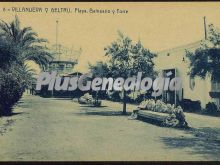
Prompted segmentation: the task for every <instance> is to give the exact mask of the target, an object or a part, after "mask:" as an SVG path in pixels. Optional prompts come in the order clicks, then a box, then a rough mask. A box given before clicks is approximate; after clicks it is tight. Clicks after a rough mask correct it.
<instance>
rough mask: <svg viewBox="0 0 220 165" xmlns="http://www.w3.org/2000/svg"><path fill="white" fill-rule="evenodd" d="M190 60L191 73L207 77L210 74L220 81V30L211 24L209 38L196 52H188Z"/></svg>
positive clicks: (212, 78) (212, 77)
mask: <svg viewBox="0 0 220 165" xmlns="http://www.w3.org/2000/svg"><path fill="white" fill-rule="evenodd" d="M186 56H187V57H188V58H189V61H190V71H189V75H190V76H191V77H196V76H197V77H200V78H201V79H205V78H206V76H210V77H211V80H212V81H213V82H220V31H219V29H217V28H215V27H214V26H213V24H210V25H209V37H208V40H207V41H205V42H204V43H202V44H201V47H200V48H198V49H196V50H195V52H194V53H193V52H189V51H187V52H186Z"/></svg>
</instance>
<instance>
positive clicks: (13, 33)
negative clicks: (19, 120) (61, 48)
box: [0, 16, 52, 115]
mask: <svg viewBox="0 0 220 165" xmlns="http://www.w3.org/2000/svg"><path fill="white" fill-rule="evenodd" d="M42 43H46V40H45V39H40V38H38V35H37V33H35V32H34V31H33V30H32V28H31V27H25V28H21V27H20V21H19V19H18V17H17V16H16V17H15V20H14V21H12V22H11V23H6V22H4V21H2V20H0V115H2V114H4V115H5V114H11V110H12V109H11V107H12V106H13V105H14V104H15V103H16V102H17V101H18V100H19V99H20V98H21V96H22V94H23V92H24V91H25V88H27V87H30V86H31V85H32V84H33V82H34V78H33V75H34V73H33V72H34V71H33V70H31V69H29V68H28V67H27V65H26V64H25V62H26V61H29V60H32V61H34V62H36V63H37V64H39V65H40V66H41V68H44V67H45V66H46V65H47V63H48V62H49V61H50V60H51V59H52V56H51V55H50V53H49V52H48V49H47V48H46V47H45V46H42Z"/></svg>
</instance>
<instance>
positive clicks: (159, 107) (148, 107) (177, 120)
mask: <svg viewBox="0 0 220 165" xmlns="http://www.w3.org/2000/svg"><path fill="white" fill-rule="evenodd" d="M138 111H153V112H158V116H159V113H166V114H168V115H167V117H166V119H165V120H164V121H163V123H162V125H164V126H170V127H188V124H187V122H186V120H185V115H184V113H183V109H182V108H181V107H180V106H178V107H176V108H175V106H174V105H171V104H166V103H164V102H162V101H161V100H157V101H156V102H155V101H154V100H153V99H150V100H145V101H142V102H141V104H140V105H139V106H138ZM138 111H137V110H136V111H135V112H137V113H138ZM132 115H134V114H132Z"/></svg>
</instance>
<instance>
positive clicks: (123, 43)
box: [104, 32, 156, 114]
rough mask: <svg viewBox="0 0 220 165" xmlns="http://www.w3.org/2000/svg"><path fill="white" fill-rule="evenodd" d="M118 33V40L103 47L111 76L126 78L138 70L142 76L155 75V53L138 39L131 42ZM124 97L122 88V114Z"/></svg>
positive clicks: (124, 92)
mask: <svg viewBox="0 0 220 165" xmlns="http://www.w3.org/2000/svg"><path fill="white" fill-rule="evenodd" d="M118 34H119V38H118V40H117V41H115V42H113V43H111V44H110V45H109V46H107V47H106V48H105V49H104V50H105V51H106V56H108V57H110V60H109V68H110V71H111V75H112V76H113V78H117V77H123V78H124V79H127V78H128V77H131V76H133V75H137V73H138V72H142V76H149V77H152V78H153V77H154V76H155V75H156V72H155V71H154V62H153V58H154V57H156V55H155V54H153V53H151V52H150V51H149V50H148V49H146V48H144V47H143V45H142V44H141V42H140V41H139V42H138V43H136V44H133V43H132V40H131V39H130V38H129V37H126V36H124V35H123V34H122V33H121V32H118ZM126 97H127V93H126V91H125V90H123V114H126Z"/></svg>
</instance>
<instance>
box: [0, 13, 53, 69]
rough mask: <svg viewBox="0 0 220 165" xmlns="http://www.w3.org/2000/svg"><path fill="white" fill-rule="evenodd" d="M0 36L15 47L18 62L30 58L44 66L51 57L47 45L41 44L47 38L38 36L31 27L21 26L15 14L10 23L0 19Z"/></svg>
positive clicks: (21, 62) (22, 62)
mask: <svg viewBox="0 0 220 165" xmlns="http://www.w3.org/2000/svg"><path fill="white" fill-rule="evenodd" d="M0 38H1V39H2V40H4V41H5V42H7V43H8V44H9V45H10V46H11V47H15V48H16V51H17V53H16V55H17V57H16V61H17V62H19V63H20V64H24V62H25V61H28V60H32V61H34V62H36V63H37V64H39V65H40V66H41V67H42V68H44V67H45V66H46V65H47V64H48V62H49V61H50V60H51V59H52V56H51V54H50V53H49V51H48V49H47V47H46V46H45V45H42V44H43V43H46V42H47V40H46V39H43V38H38V34H37V33H36V32H34V31H33V29H32V28H31V27H24V28H21V26H20V21H19V19H18V17H17V16H15V19H14V20H13V21H12V22H10V23H6V22H4V21H3V20H0ZM12 55H13V54H12Z"/></svg>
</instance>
